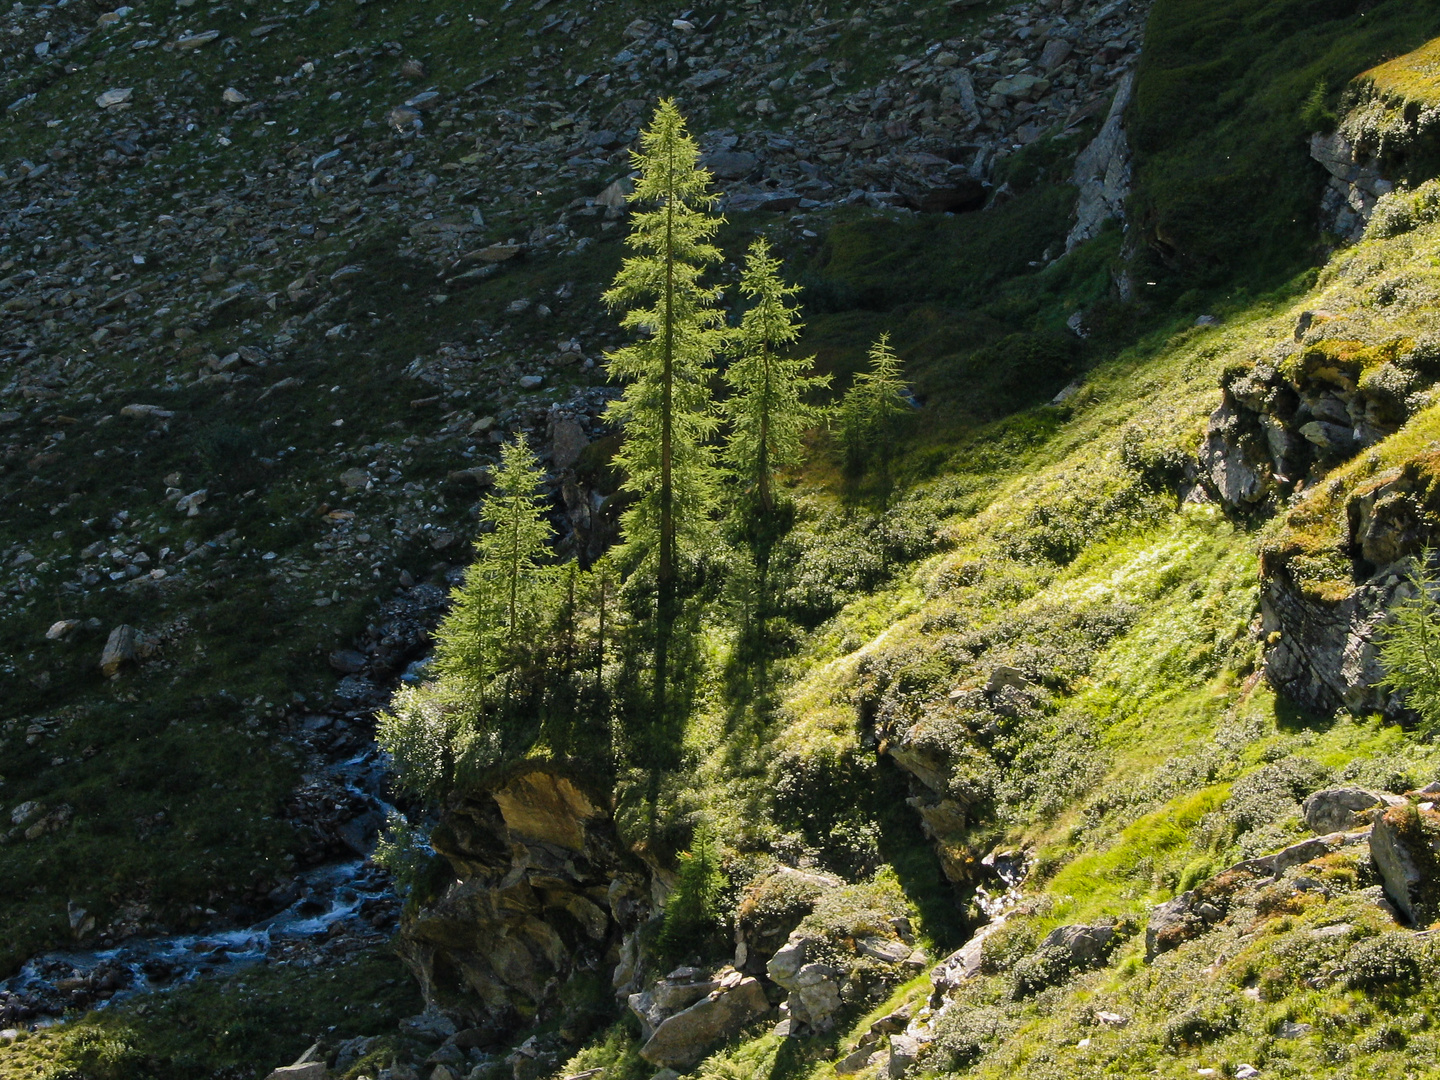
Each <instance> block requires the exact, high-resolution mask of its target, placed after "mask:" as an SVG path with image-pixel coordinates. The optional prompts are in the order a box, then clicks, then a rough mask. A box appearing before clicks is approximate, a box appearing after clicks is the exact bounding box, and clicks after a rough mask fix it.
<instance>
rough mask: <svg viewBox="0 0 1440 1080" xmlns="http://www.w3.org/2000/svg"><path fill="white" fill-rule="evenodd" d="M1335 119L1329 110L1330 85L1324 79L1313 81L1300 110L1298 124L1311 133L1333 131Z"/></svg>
mask: <svg viewBox="0 0 1440 1080" xmlns="http://www.w3.org/2000/svg"><path fill="white" fill-rule="evenodd" d="M1336 120H1337V117H1336V116H1335V110H1333V109H1332V108H1330V84H1329V83H1328V82H1326V81H1325V79H1323V78H1320V79H1316V80H1315V85H1314V87H1313V88H1311V90H1310V96H1309V97H1307V98H1306V99H1305V104H1304V105H1303V106H1301V108H1300V122H1301V123H1302V124H1304V125H1305V127H1306V128H1308V129H1309V130H1311V131H1325V132H1329V131H1334V130H1335V124H1336Z"/></svg>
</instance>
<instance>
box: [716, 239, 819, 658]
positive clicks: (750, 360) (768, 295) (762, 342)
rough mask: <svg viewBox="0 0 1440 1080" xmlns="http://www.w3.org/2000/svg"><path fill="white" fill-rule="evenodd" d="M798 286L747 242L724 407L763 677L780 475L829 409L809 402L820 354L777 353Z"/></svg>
mask: <svg viewBox="0 0 1440 1080" xmlns="http://www.w3.org/2000/svg"><path fill="white" fill-rule="evenodd" d="M799 291H800V290H799V289H798V288H797V287H796V286H793V285H786V284H785V283H784V281H782V280H781V278H780V260H778V259H776V258H774V257H773V256H772V255H771V254H770V245H769V244H768V243H767V242H766V241H765V240H764V239H763V238H762V239H758V240H756V241H755V242H754V243H753V244H751V245H750V252H749V255H748V256H747V258H746V261H745V270H744V272H743V273H742V275H741V278H740V294H741V295H742V296H743V297H745V298H746V299H747V300H749V301H751V306H750V308H749V310H747V311H746V312H745V314H744V315H743V316H742V317H741V320H740V328H739V330H738V331H737V332H736V333H735V336H734V346H735V349H736V351H737V353H738V355H737V357H736V359H735V360H734V361H733V362H732V363H731V365H730V367H729V369H728V370H727V371H726V372H725V381H726V382H727V383H728V384H729V385H730V391H731V395H730V398H729V399H728V400H727V401H726V402H725V405H724V407H723V412H724V415H725V418H726V420H727V421H728V422H729V427H730V432H729V438H728V439H727V441H726V444H725V463H726V465H727V466H728V467H729V469H730V471H731V473H732V475H733V476H734V477H735V479H736V480H737V481H738V483H739V484H740V490H741V495H740V501H739V506H738V510H739V516H740V518H741V521H742V522H743V526H744V532H745V535H746V537H747V539H748V541H749V544H750V548H751V552H752V553H753V555H754V558H755V586H756V598H755V618H756V624H757V626H758V628H759V645H760V656H759V660H760V668H759V670H760V677H761V682H762V683H763V682H764V677H765V668H766V665H765V650H766V648H767V647H768V646H767V639H766V619H767V616H768V610H769V574H770V554H771V551H772V549H773V547H774V545H775V542H776V541H777V540H778V539H779V536H780V533H781V532H782V531H783V529H784V523H783V517H784V515H782V514H780V513H777V507H776V500H775V491H774V485H775V474H776V472H777V471H778V470H780V469H783V468H785V467H786V466H789V465H794V464H796V463H797V462H798V461H799V460H800V457H801V451H802V450H803V442H802V439H803V436H804V434H805V430H806V428H808V427H811V426H813V425H814V424H816V423H818V422H819V421H820V420H821V419H822V418H823V417H824V415H825V412H826V410H825V409H823V408H818V407H815V406H813V405H810V404H808V403H807V401H806V400H805V399H806V397H807V395H809V394H810V393H811V392H813V391H814V390H817V389H820V388H822V387H826V386H829V385H830V377H829V376H828V375H824V376H817V375H811V374H810V372H811V371H812V370H813V366H814V361H815V358H814V357H813V356H807V357H803V358H800V359H790V358H787V357H785V356H782V355H780V353H781V350H783V349H784V348H785V347H786V346H787V345H790V344H792V343H794V341H795V340H796V339H797V338H798V337H799V336H800V330H801V329H802V323H801V322H800V319H799V312H798V310H797V309H796V308H795V307H793V306H791V305H789V304H787V303H786V301H787V300H789V299H790V298H791V297H792V296H794V295H795V294H796V293H797V292H799Z"/></svg>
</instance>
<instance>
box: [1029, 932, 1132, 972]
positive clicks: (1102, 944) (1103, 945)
mask: <svg viewBox="0 0 1440 1080" xmlns="http://www.w3.org/2000/svg"><path fill="white" fill-rule="evenodd" d="M1118 940H1119V939H1118V938H1117V937H1116V935H1115V926H1114V924H1113V923H1100V924H1097V925H1095V926H1057V927H1056V928H1055V929H1054V930H1051V931H1050V933H1048V934H1047V935H1045V940H1044V941H1042V942H1041V943H1040V947H1041V948H1042V949H1064V951H1065V952H1066V954H1067V955H1068V957H1069V960H1070V963H1071V964H1072V965H1073V966H1074V967H1077V968H1092V967H1099V966H1101V965H1102V964H1104V963H1105V959H1106V957H1108V956H1109V955H1110V950H1111V949H1113V948H1114V947H1115V945H1116V943H1117V942H1118Z"/></svg>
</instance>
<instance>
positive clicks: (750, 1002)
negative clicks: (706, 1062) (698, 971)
mask: <svg viewBox="0 0 1440 1080" xmlns="http://www.w3.org/2000/svg"><path fill="white" fill-rule="evenodd" d="M769 1011H770V1003H769V1002H768V1001H766V1000H765V990H764V988H763V987H762V986H761V985H760V980H758V979H754V978H750V977H748V976H747V977H745V978H743V979H741V980H740V981H739V982H738V983H736V984H735V985H734V986H733V987H731V988H730V989H728V990H720V991H717V992H715V993H714V994H712V995H711V996H709V997H707V998H706V999H705V1000H704V1001H700V1002H697V1003H696V1004H694V1005H692V1006H690V1007H689V1008H688V1009H685V1010H683V1011H681V1012H678V1013H676V1014H675V1015H674V1016H671V1017H669V1018H667V1019H666V1020H664V1021H663V1022H662V1023H661V1024H660V1026H659V1027H658V1028H656V1029H655V1034H654V1035H652V1036H651V1037H650V1039H649V1040H648V1041H647V1042H646V1043H645V1045H644V1046H642V1047H641V1048H640V1056H641V1057H643V1058H644V1059H645V1060H646V1061H648V1062H650V1064H652V1065H661V1066H669V1067H671V1068H688V1067H689V1066H691V1065H693V1064H695V1062H697V1061H699V1060H700V1059H701V1058H702V1057H703V1056H704V1055H705V1051H706V1050H708V1049H709V1048H710V1047H711V1046H713V1045H715V1043H717V1042H719V1041H721V1040H722V1039H727V1038H729V1037H730V1036H732V1035H734V1034H736V1033H737V1032H739V1031H740V1030H741V1029H742V1028H743V1027H745V1026H746V1025H747V1024H749V1023H751V1022H752V1021H754V1020H758V1019H759V1018H760V1017H762V1016H764V1015H765V1014H766V1013H767V1012H769Z"/></svg>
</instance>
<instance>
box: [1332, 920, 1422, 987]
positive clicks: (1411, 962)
mask: <svg viewBox="0 0 1440 1080" xmlns="http://www.w3.org/2000/svg"><path fill="white" fill-rule="evenodd" d="M1432 968H1433V965H1432V964H1430V963H1429V961H1428V957H1427V955H1426V950H1425V943H1424V942H1423V941H1422V940H1420V939H1418V938H1416V937H1415V936H1414V935H1413V934H1408V933H1405V932H1404V931H1394V932H1391V933H1388V934H1381V935H1379V936H1378V937H1373V938H1366V939H1365V940H1363V941H1359V942H1357V943H1356V944H1355V945H1354V946H1353V947H1352V948H1351V949H1350V952H1349V953H1347V954H1346V956H1345V963H1344V969H1345V985H1346V986H1348V987H1350V988H1351V989H1352V990H1382V989H1383V990H1402V991H1403V990H1410V989H1413V988H1414V987H1416V986H1417V985H1419V983H1420V980H1421V977H1422V975H1423V974H1428V973H1429V972H1430V971H1431V969H1432Z"/></svg>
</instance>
